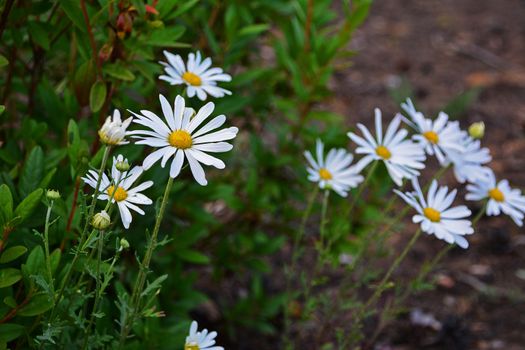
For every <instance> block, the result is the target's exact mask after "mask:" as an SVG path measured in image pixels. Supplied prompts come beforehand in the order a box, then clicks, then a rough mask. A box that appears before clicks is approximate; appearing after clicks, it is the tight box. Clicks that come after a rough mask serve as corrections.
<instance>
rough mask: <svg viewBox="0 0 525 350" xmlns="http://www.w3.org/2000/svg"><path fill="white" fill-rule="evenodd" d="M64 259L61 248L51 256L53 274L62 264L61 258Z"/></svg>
mask: <svg viewBox="0 0 525 350" xmlns="http://www.w3.org/2000/svg"><path fill="white" fill-rule="evenodd" d="M61 257H62V251H61V250H60V248H57V249H55V250H54V251H53V253H51V254H50V255H49V260H50V263H51V272H53V273H54V272H55V271H56V270H57V268H58V264H59V263H60V258H61Z"/></svg>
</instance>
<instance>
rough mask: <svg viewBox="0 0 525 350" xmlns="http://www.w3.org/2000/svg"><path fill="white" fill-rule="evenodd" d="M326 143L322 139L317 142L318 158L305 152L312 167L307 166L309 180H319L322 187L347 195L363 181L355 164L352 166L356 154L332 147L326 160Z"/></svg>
mask: <svg viewBox="0 0 525 350" xmlns="http://www.w3.org/2000/svg"><path fill="white" fill-rule="evenodd" d="M323 149H324V145H323V143H322V142H321V140H317V142H316V152H317V160H315V159H314V157H313V156H312V154H311V153H310V152H309V151H306V152H304V156H305V157H306V159H307V160H308V163H309V164H310V167H307V168H306V170H307V171H308V180H310V181H312V182H318V183H319V187H320V188H321V189H332V190H334V191H335V192H337V193H338V194H339V195H340V196H342V197H346V195H347V194H348V191H349V190H350V189H351V188H354V187H357V185H359V183H361V182H362V181H363V176H361V175H360V174H359V171H357V169H356V167H355V166H350V164H351V163H352V160H353V158H354V156H353V155H352V154H351V153H348V152H347V151H345V150H344V149H342V148H340V149H335V148H332V149H331V150H330V151H329V152H328V155H327V156H326V160H325V158H324V152H323Z"/></svg>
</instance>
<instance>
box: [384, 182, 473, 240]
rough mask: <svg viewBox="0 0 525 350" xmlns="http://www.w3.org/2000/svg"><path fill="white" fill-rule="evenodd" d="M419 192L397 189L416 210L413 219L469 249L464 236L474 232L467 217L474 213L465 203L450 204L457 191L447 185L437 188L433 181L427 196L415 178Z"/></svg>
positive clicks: (440, 236) (415, 184)
mask: <svg viewBox="0 0 525 350" xmlns="http://www.w3.org/2000/svg"><path fill="white" fill-rule="evenodd" d="M412 186H413V187H414V189H415V190H416V192H405V193H403V192H401V191H398V190H394V192H395V193H396V194H398V195H399V196H400V197H401V198H403V200H404V201H405V202H407V203H408V205H410V206H411V207H412V208H414V209H416V211H417V214H416V215H414V216H413V217H412V221H413V222H414V223H416V224H419V223H420V224H421V229H422V230H423V232H426V233H428V234H431V235H435V236H436V237H437V238H439V239H442V240H444V241H445V242H448V243H456V244H457V245H458V246H460V247H461V248H468V242H467V240H466V239H465V238H464V237H463V236H464V235H470V234H472V233H474V229H473V228H472V223H471V222H470V220H466V219H465V218H467V217H469V216H470V214H471V212H470V210H469V209H468V208H467V207H466V206H464V205H460V206H457V207H452V208H451V207H450V206H451V205H452V202H453V201H454V198H455V197H456V193H457V191H456V190H452V191H451V192H448V188H447V187H446V186H441V187H439V188H438V183H437V181H436V180H434V181H432V183H431V185H430V188H429V190H428V193H427V196H426V198H425V196H424V195H423V192H422V191H421V187H420V186H419V182H418V180H417V178H414V179H412Z"/></svg>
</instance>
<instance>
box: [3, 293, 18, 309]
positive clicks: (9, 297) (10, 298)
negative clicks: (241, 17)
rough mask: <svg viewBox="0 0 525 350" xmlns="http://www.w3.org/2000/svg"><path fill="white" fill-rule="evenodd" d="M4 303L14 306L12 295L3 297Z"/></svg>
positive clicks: (14, 301)
mask: <svg viewBox="0 0 525 350" xmlns="http://www.w3.org/2000/svg"><path fill="white" fill-rule="evenodd" d="M4 304H6V305H7V306H9V307H12V308H13V309H14V308H15V307H16V305H17V304H16V300H15V298H13V297H12V296H7V297H5V298H4Z"/></svg>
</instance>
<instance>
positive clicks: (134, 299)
mask: <svg viewBox="0 0 525 350" xmlns="http://www.w3.org/2000/svg"><path fill="white" fill-rule="evenodd" d="M172 185H173V178H172V177H171V176H170V177H169V178H168V183H167V184H166V189H165V190H164V195H163V197H162V202H161V205H160V209H159V212H158V214H157V219H156V221H155V227H154V229H153V232H152V234H151V239H150V241H149V245H148V249H147V250H146V254H145V255H144V259H143V260H142V263H141V266H140V270H139V275H138V277H137V279H136V281H135V285H134V287H133V293H132V295H131V311H130V316H129V317H126V319H125V320H124V323H123V325H122V329H121V332H120V345H119V348H123V346H124V343H125V342H126V339H127V337H128V334H129V331H130V329H131V327H132V326H133V323H134V321H135V318H136V316H137V311H138V308H139V307H140V299H141V294H142V292H143V289H144V283H145V282H146V275H147V273H148V270H149V264H150V262H151V257H152V256H153V251H154V250H155V248H156V247H157V236H158V234H159V229H160V224H161V222H162V218H163V217H164V212H165V211H166V205H167V203H168V198H169V195H170V192H171V187H172Z"/></svg>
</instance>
